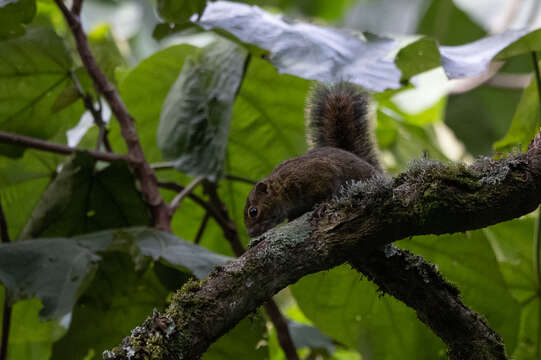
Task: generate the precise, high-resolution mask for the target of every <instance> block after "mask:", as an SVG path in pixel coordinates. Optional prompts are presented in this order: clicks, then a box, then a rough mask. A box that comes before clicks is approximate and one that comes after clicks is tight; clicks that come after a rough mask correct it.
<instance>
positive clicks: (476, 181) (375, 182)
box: [104, 134, 541, 360]
mask: <svg viewBox="0 0 541 360" xmlns="http://www.w3.org/2000/svg"><path fill="white" fill-rule="evenodd" d="M540 189H541V135H539V134H538V135H537V136H536V137H535V139H534V141H533V142H532V144H530V147H529V150H528V153H527V154H520V155H513V156H509V157H508V158H506V159H501V160H491V159H486V158H485V159H480V160H478V161H476V162H475V163H474V164H472V165H471V166H468V167H466V166H463V165H449V166H445V165H442V164H439V163H436V162H432V161H428V160H423V161H418V162H416V163H414V164H413V165H412V166H411V168H410V169H409V170H408V171H407V172H405V173H402V174H400V175H399V176H397V177H396V178H394V179H392V180H391V179H387V178H383V177H380V178H374V179H371V180H368V181H365V182H359V183H354V184H352V185H351V186H350V188H349V189H348V190H347V191H344V193H343V196H342V197H341V198H337V199H334V200H333V201H331V202H329V203H324V204H321V205H319V206H318V207H317V208H316V210H315V211H314V212H312V213H307V214H305V215H303V216H301V217H300V218H299V219H297V220H295V221H293V222H290V223H288V224H286V225H283V226H281V227H279V228H274V229H272V230H270V231H268V232H267V233H265V234H264V235H262V236H260V237H259V238H258V239H256V240H255V241H253V246H252V247H251V248H250V249H249V250H248V251H247V252H246V253H245V254H244V255H243V256H241V257H240V258H238V259H236V260H234V261H232V262H231V263H229V264H226V265H225V266H222V267H218V268H217V269H215V270H214V271H213V272H212V273H211V274H210V275H209V277H208V278H207V279H206V280H204V281H202V282H200V283H196V282H190V283H188V284H186V285H185V286H184V287H183V289H181V290H180V291H178V292H177V294H176V295H175V296H174V297H173V299H172V302H171V305H170V307H169V308H168V309H167V310H166V312H165V313H164V314H156V315H154V316H153V317H151V318H148V319H147V320H146V321H145V322H144V323H143V325H142V326H141V327H139V328H138V331H137V332H135V333H132V335H131V336H129V337H127V338H125V339H124V340H123V342H122V344H121V345H120V346H119V347H117V348H115V349H114V350H113V351H107V352H105V353H104V359H117V360H119V359H128V357H129V358H130V359H132V360H133V359H142V358H144V357H145V356H149V355H150V357H152V356H156V358H159V359H176V358H179V357H183V358H190V359H196V358H199V356H201V354H202V353H203V352H204V351H205V350H206V349H207V347H208V346H209V345H210V344H211V343H212V342H213V341H214V340H215V339H217V338H218V337H219V336H221V335H223V334H225V333H226V332H227V331H228V330H230V329H231V328H232V327H233V326H234V325H235V324H236V323H237V322H238V321H240V320H241V319H242V318H243V317H245V316H246V315H247V314H249V313H250V312H252V311H254V310H255V309H256V308H257V307H258V306H260V305H261V304H263V303H264V302H265V301H266V300H267V299H270V298H271V296H272V295H273V294H275V293H276V292H278V291H279V290H281V289H283V288H284V287H286V286H287V285H289V284H291V283H294V282H296V281H297V280H298V279H300V278H301V277H303V276H305V275H307V274H310V273H314V272H317V271H321V270H327V269H330V268H332V267H334V266H337V265H339V264H342V263H344V262H345V261H347V260H349V258H350V256H351V254H356V255H357V256H358V257H359V260H358V261H363V260H362V259H365V261H366V259H369V258H370V256H372V254H373V252H374V251H375V250H376V249H378V248H380V247H381V246H384V245H386V244H389V243H391V242H393V241H396V240H399V239H403V238H405V237H410V236H414V235H422V234H444V233H450V232H461V231H466V230H472V229H478V228H482V227H486V226H489V225H493V224H495V223H498V222H501V221H505V220H509V219H512V218H516V217H519V216H521V215H524V214H527V213H529V212H531V211H533V210H534V209H535V208H536V207H537V206H538V205H539V201H540V198H541V190H540ZM430 286H432V285H431V284H430V283H429V284H426V287H430ZM158 320H159V321H158ZM157 323H159V324H160V326H157V325H156V324H157ZM163 329H168V330H169V331H165V330H163ZM461 339H463V337H462V336H460V335H457V337H456V340H457V342H456V343H457V344H460V343H461ZM446 341H448V342H449V341H452V340H449V339H447V340H446ZM496 342H497V341H496ZM471 345H472V344H471V343H469V344H467V345H465V346H471ZM450 351H451V352H452V351H454V350H453V349H450ZM128 353H129V354H130V355H129V356H128ZM492 358H493V359H494V358H496V359H498V357H492ZM487 359H490V357H487Z"/></svg>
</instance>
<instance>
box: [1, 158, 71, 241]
mask: <svg viewBox="0 0 541 360" xmlns="http://www.w3.org/2000/svg"><path fill="white" fill-rule="evenodd" d="M61 160H63V157H60V156H57V155H54V154H49V153H44V152H39V151H35V150H29V151H27V152H26V153H25V154H24V156H23V157H22V158H20V159H12V158H8V157H5V156H0V202H1V203H2V208H3V210H4V214H5V216H6V221H7V224H8V232H9V236H10V238H11V239H12V240H15V239H17V237H18V236H19V233H20V231H21V229H22V228H23V226H24V224H25V223H26V222H27V221H28V218H29V217H30V214H31V213H32V209H33V208H34V207H35V206H36V204H37V203H38V201H39V199H40V196H41V194H42V193H43V191H45V189H46V187H47V185H48V184H49V182H50V181H51V179H52V178H53V176H54V174H55V172H56V168H57V166H58V164H59V163H60V161H61Z"/></svg>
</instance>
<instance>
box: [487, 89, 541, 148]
mask: <svg viewBox="0 0 541 360" xmlns="http://www.w3.org/2000/svg"><path fill="white" fill-rule="evenodd" d="M539 105H540V101H539V90H538V89H537V81H536V79H535V78H533V79H532V80H531V81H530V85H528V87H527V88H526V89H524V91H523V93H522V97H521V98H520V102H519V103H518V107H517V108H516V112H515V115H514V116H513V120H512V121H511V126H510V128H509V131H507V134H505V137H504V138H503V139H501V140H499V141H497V142H495V143H494V148H495V149H496V150H498V151H504V150H507V151H509V150H513V148H520V149H521V150H522V151H525V150H526V149H527V147H528V145H529V144H530V141H531V140H532V139H533V137H534V136H535V134H536V133H537V132H538V131H539V126H540V125H541V120H540V118H539Z"/></svg>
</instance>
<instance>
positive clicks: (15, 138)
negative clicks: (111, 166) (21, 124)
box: [0, 131, 133, 162]
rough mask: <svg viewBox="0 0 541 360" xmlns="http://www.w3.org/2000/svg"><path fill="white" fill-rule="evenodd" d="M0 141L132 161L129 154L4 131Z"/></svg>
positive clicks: (52, 150) (68, 153) (53, 150)
mask: <svg viewBox="0 0 541 360" xmlns="http://www.w3.org/2000/svg"><path fill="white" fill-rule="evenodd" d="M0 143H4V144H11V145H16V146H22V147H26V148H32V149H37V150H43V151H48V152H53V153H56V154H63V155H71V154H73V153H81V152H87V153H89V154H90V155H91V156H92V157H93V158H95V159H97V160H102V161H109V162H110V161H115V160H126V161H132V162H133V159H131V158H130V157H129V156H126V155H120V154H113V153H106V152H101V151H94V150H87V149H80V148H75V147H71V146H67V145H63V144H57V143H53V142H49V141H45V140H41V139H36V138H33V137H30V136H25V135H19V134H13V133H8V132H5V131H0Z"/></svg>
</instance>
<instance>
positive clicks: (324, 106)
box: [244, 82, 382, 237]
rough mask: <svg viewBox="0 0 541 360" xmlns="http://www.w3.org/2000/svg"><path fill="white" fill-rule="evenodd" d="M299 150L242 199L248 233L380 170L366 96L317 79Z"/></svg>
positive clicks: (292, 216)
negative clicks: (304, 138) (305, 148)
mask: <svg viewBox="0 0 541 360" xmlns="http://www.w3.org/2000/svg"><path fill="white" fill-rule="evenodd" d="M306 121H307V125H308V126H307V130H308V134H307V138H308V144H309V145H311V147H313V149H312V150H310V151H308V152H306V153H305V154H303V155H301V156H299V157H296V158H293V159H289V160H286V161H284V162H282V163H281V164H280V165H278V166H277V167H276V168H275V169H274V170H273V171H272V173H271V174H270V175H269V176H267V177H266V178H265V179H263V180H261V181H259V182H257V184H256V185H255V187H254V188H253V189H252V191H251V192H250V194H249V195H248V199H247V200H246V206H245V208H244V223H245V224H246V229H247V230H248V235H249V236H250V237H255V236H259V235H261V234H263V233H264V232H265V231H267V230H269V229H270V228H272V227H274V226H276V225H277V224H279V223H281V222H282V221H284V220H285V219H286V218H287V219H288V220H289V221H291V220H293V219H295V218H297V217H299V216H300V215H302V214H303V213H305V212H307V211H310V210H311V209H312V207H313V206H314V205H315V204H317V203H320V202H322V201H325V200H328V199H330V198H331V197H332V196H334V195H335V194H336V193H337V192H338V191H339V190H340V188H341V186H342V185H344V184H345V183H346V182H348V181H351V180H363V179H367V178H370V177H372V176H374V175H377V174H379V173H381V172H382V170H381V166H380V164H379V162H378V160H377V156H376V151H375V147H374V145H373V144H372V141H371V136H370V133H369V121H368V96H367V94H366V93H363V92H360V91H359V90H358V89H357V88H356V87H355V86H354V85H352V84H350V83H346V82H340V83H337V84H334V85H317V86H316V87H315V88H314V89H313V90H312V91H311V94H310V95H309V96H308V99H307V106H306Z"/></svg>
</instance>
